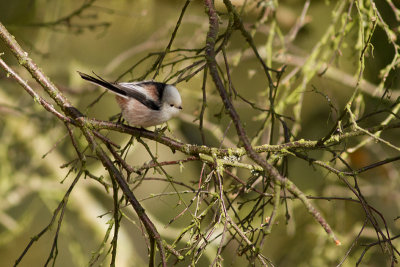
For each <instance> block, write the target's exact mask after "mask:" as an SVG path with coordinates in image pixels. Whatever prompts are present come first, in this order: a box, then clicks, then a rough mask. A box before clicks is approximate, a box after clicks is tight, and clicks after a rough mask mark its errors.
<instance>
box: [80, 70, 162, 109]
mask: <svg viewBox="0 0 400 267" xmlns="http://www.w3.org/2000/svg"><path fill="white" fill-rule="evenodd" d="M78 73H79V75H80V76H81V77H82V79H84V80H86V81H89V82H92V83H94V84H97V85H100V86H101V87H104V88H106V89H108V90H110V91H112V92H114V93H116V94H117V95H119V96H122V97H125V98H133V99H136V100H137V101H139V102H140V103H142V104H143V105H145V106H146V107H148V108H150V109H153V110H159V109H160V104H159V103H157V102H156V101H154V100H152V99H150V98H149V97H148V96H147V95H146V94H145V93H142V92H141V88H140V87H139V85H138V84H139V83H119V84H118V83H110V82H108V81H106V80H104V79H102V78H101V77H99V76H97V78H96V77H93V76H90V75H88V74H85V73H82V72H79V71H78Z"/></svg>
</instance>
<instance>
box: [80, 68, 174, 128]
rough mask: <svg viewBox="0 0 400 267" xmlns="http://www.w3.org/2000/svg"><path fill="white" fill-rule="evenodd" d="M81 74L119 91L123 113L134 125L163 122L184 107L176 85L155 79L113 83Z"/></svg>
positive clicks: (140, 125) (149, 124) (115, 91)
mask: <svg viewBox="0 0 400 267" xmlns="http://www.w3.org/2000/svg"><path fill="white" fill-rule="evenodd" d="M78 73H79V75H81V77H82V79H84V80H87V81H89V82H92V83H94V84H97V85H100V86H102V87H104V88H106V89H108V90H110V91H112V92H113V93H115V94H116V96H115V98H116V99H117V102H118V104H119V106H120V108H121V111H122V116H123V117H124V118H125V120H126V121H127V122H128V123H129V124H131V125H134V126H139V127H150V126H155V125H159V124H162V123H164V122H166V121H168V120H169V119H171V118H172V117H175V116H177V115H178V113H179V111H180V110H181V109H182V100H181V95H180V94H179V92H178V90H177V89H176V87H175V86H173V85H170V84H165V83H160V82H153V81H143V82H126V83H111V82H107V81H106V80H104V79H103V78H101V77H97V78H96V77H93V76H90V75H87V74H85V73H82V72H79V71H78Z"/></svg>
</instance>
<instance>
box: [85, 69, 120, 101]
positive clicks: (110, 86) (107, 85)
mask: <svg viewBox="0 0 400 267" xmlns="http://www.w3.org/2000/svg"><path fill="white" fill-rule="evenodd" d="M78 73H79V75H80V76H81V78H82V79H84V80H86V81H89V82H91V83H94V84H97V85H100V86H101V87H104V88H106V89H109V90H111V91H113V92H114V93H116V94H118V95H121V96H123V97H126V96H127V93H126V92H125V91H124V90H121V89H120V88H118V87H117V86H116V85H114V84H113V83H110V82H107V81H106V80H104V79H103V78H101V77H99V76H97V75H96V74H95V75H96V76H97V78H96V77H93V76H90V75H88V74H86V73H83V72H80V71H78Z"/></svg>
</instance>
